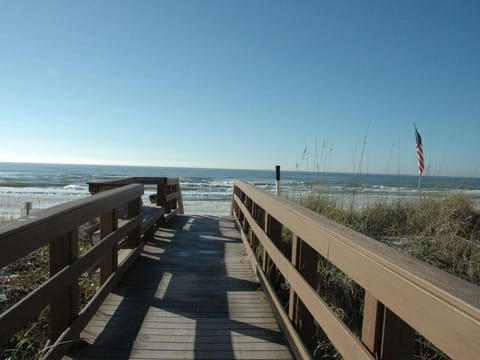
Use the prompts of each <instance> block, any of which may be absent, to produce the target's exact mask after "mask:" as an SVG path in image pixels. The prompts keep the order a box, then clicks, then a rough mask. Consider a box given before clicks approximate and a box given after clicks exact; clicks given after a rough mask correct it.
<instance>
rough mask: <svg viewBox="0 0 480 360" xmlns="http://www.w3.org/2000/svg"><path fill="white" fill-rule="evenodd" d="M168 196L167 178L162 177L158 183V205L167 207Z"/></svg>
mask: <svg viewBox="0 0 480 360" xmlns="http://www.w3.org/2000/svg"><path fill="white" fill-rule="evenodd" d="M166 197H167V179H162V181H161V182H159V183H158V184H157V206H163V207H165V202H166V201H165V200H166Z"/></svg>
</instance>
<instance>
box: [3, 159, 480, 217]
mask: <svg viewBox="0 0 480 360" xmlns="http://www.w3.org/2000/svg"><path fill="white" fill-rule="evenodd" d="M132 176H166V177H178V178H179V179H180V184H181V189H182V195H183V200H184V207H185V213H187V214H208V215H227V214H228V213H229V211H230V203H231V198H232V189H233V182H234V180H235V179H242V180H246V181H249V182H251V183H253V184H254V185H256V186H258V187H260V188H263V189H265V190H267V191H270V192H274V191H275V171H274V169H273V168H272V170H233V169H201V168H173V167H140V166H103V165H60V164H25V163H0V220H3V221H5V220H9V219H14V218H17V217H19V216H21V215H22V211H24V210H23V209H24V208H25V202H31V203H32V205H33V210H34V211H35V210H38V209H44V208H48V207H50V206H53V205H57V204H61V203H64V202H68V201H72V200H76V199H80V198H83V197H86V196H90V194H89V192H88V185H87V182H88V181H98V180H113V179H119V178H123V177H132ZM417 185H418V177H417V176H407V175H374V174H346V173H345V174H343V173H315V172H303V171H282V173H281V192H282V195H285V196H287V197H289V198H292V199H299V198H302V197H305V196H307V195H308V194H310V193H312V192H316V193H323V194H326V195H328V196H330V197H332V198H333V199H335V200H336V201H337V202H338V204H339V205H340V206H354V207H362V206H365V205H367V204H371V203H374V202H394V201H397V200H399V199H401V200H402V201H414V200H416V199H417V198H418V192H417ZM153 192H154V190H153V189H151V188H146V189H145V199H144V201H145V202H147V198H148V195H149V194H151V193H153ZM451 193H462V194H466V195H468V196H470V197H471V198H472V199H473V202H474V206H476V207H479V208H480V179H479V178H461V177H441V176H423V177H422V196H442V195H445V194H451Z"/></svg>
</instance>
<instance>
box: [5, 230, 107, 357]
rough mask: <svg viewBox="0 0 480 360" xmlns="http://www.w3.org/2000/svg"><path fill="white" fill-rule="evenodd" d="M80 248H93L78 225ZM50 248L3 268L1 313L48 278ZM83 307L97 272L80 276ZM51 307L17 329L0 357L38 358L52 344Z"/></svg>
mask: <svg viewBox="0 0 480 360" xmlns="http://www.w3.org/2000/svg"><path fill="white" fill-rule="evenodd" d="M79 240H80V242H79V247H80V248H79V251H80V254H84V253H85V252H87V251H88V250H89V249H90V248H91V244H90V242H89V240H88V235H87V234H86V232H85V231H84V228H83V227H80V229H79ZM49 266H50V265H49V249H48V246H43V247H41V248H40V249H38V250H36V251H34V252H32V253H31V254H29V255H28V256H26V257H24V258H21V259H19V260H17V261H15V262H13V263H12V264H10V265H8V266H6V267H5V268H3V269H0V313H2V312H4V311H5V310H7V309H8V308H9V307H10V306H12V305H13V304H15V303H16V302H18V301H19V300H20V299H22V298H23V297H25V296H26V295H27V294H29V293H30V292H32V291H33V290H34V289H36V288H37V287H38V286H40V285H41V284H42V283H43V282H45V281H46V280H47V279H48V278H49V271H50V270H49ZM79 286H80V307H83V306H85V305H86V304H87V303H88V301H89V300H90V299H91V298H92V297H93V295H94V294H95V292H96V291H97V290H98V288H99V276H98V274H97V273H84V274H82V275H81V277H80V278H79ZM49 313H50V309H49V307H48V306H47V307H46V308H45V309H44V310H43V311H42V312H41V313H40V315H39V317H38V318H37V320H35V321H32V322H31V323H29V324H28V325H27V326H26V327H25V328H23V329H22V330H20V331H19V332H17V333H16V334H15V335H14V336H13V337H12V338H11V339H10V341H9V342H8V343H6V344H3V345H2V346H0V359H2V360H3V359H11V360H13V359H15V360H26V359H39V358H41V357H42V355H43V353H44V350H45V349H46V348H47V347H48V346H50V345H51V342H50V326H49V320H48V319H49Z"/></svg>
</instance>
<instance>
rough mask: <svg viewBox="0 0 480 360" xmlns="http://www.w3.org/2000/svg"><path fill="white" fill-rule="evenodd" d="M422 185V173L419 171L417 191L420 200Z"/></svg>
mask: <svg viewBox="0 0 480 360" xmlns="http://www.w3.org/2000/svg"><path fill="white" fill-rule="evenodd" d="M421 186H422V173H419V174H418V188H417V192H418V200H420V199H421V197H422V196H421V192H420V191H421Z"/></svg>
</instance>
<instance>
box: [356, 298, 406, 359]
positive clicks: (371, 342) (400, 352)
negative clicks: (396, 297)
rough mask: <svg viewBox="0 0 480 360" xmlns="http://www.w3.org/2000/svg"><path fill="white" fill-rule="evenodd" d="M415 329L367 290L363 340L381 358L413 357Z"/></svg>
mask: <svg viewBox="0 0 480 360" xmlns="http://www.w3.org/2000/svg"><path fill="white" fill-rule="evenodd" d="M414 337H415V331H414V330H413V329H412V328H411V327H410V326H409V325H408V324H407V323H405V322H404V321H403V320H402V319H400V318H399V317H398V316H397V315H395V314H394V313H393V312H392V311H391V310H389V309H388V308H386V307H385V306H384V305H383V304H382V303H380V302H379V301H378V300H377V299H375V297H373V296H372V295H371V294H370V293H369V292H367V291H365V304H364V310H363V323H362V342H363V343H364V344H365V346H366V347H367V348H368V349H369V350H370V352H371V353H372V354H373V355H374V356H375V357H376V358H377V359H381V360H406V359H411V358H413V354H414V351H415V349H414Z"/></svg>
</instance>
